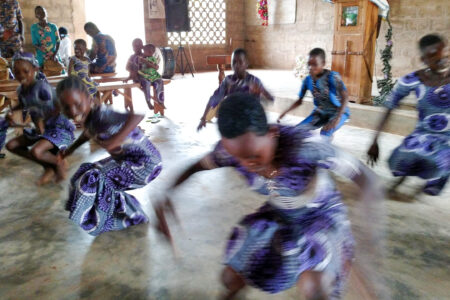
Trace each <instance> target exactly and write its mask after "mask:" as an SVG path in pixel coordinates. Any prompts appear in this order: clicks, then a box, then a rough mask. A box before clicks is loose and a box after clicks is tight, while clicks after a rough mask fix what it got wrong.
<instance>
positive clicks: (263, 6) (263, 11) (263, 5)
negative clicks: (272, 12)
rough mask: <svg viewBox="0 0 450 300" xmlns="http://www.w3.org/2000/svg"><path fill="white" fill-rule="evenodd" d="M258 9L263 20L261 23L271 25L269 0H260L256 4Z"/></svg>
mask: <svg viewBox="0 0 450 300" xmlns="http://www.w3.org/2000/svg"><path fill="white" fill-rule="evenodd" d="M256 11H257V12H258V16H259V18H260V19H261V20H262V23H261V25H262V26H267V25H269V21H268V20H269V12H268V9H267V0H259V1H258V3H257V4H256Z"/></svg>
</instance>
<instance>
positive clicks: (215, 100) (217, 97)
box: [197, 78, 228, 131]
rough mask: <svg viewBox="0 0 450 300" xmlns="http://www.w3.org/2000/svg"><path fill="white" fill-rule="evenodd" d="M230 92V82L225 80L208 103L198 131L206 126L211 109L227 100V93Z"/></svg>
mask: <svg viewBox="0 0 450 300" xmlns="http://www.w3.org/2000/svg"><path fill="white" fill-rule="evenodd" d="M227 90H228V81H227V79H226V78H225V79H224V80H223V81H222V83H221V84H220V86H219V88H218V89H217V90H215V91H214V94H213V95H212V96H211V98H209V100H208V103H207V104H206V107H205V111H204V112H203V115H202V117H201V118H200V124H199V125H198V127H197V131H199V130H200V129H202V128H203V127H205V126H206V115H207V114H208V111H209V110H210V109H211V108H214V107H216V106H217V105H219V103H220V101H222V100H223V98H225V95H226V91H227Z"/></svg>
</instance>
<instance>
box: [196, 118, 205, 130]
mask: <svg viewBox="0 0 450 300" xmlns="http://www.w3.org/2000/svg"><path fill="white" fill-rule="evenodd" d="M203 127H206V119H205V117H202V118H201V119H200V124H198V127H197V131H200V130H202V128H203Z"/></svg>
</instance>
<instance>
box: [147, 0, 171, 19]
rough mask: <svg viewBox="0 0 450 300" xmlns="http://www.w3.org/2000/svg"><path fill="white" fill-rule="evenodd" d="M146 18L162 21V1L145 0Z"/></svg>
mask: <svg viewBox="0 0 450 300" xmlns="http://www.w3.org/2000/svg"><path fill="white" fill-rule="evenodd" d="M147 3H148V18H149V19H164V18H165V17H166V14H165V9H164V1H163V0H147Z"/></svg>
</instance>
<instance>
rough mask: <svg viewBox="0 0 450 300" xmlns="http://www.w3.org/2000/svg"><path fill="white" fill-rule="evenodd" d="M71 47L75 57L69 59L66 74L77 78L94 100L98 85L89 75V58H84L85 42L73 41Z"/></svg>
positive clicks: (80, 40) (81, 40)
mask: <svg viewBox="0 0 450 300" xmlns="http://www.w3.org/2000/svg"><path fill="white" fill-rule="evenodd" d="M73 47H74V50H75V55H74V56H72V57H71V58H70V61H69V70H68V73H69V75H72V76H78V78H80V79H81V81H83V83H84V84H85V85H86V88H87V90H88V92H89V94H90V95H91V97H92V98H94V97H95V95H96V94H97V86H98V83H96V82H95V81H94V80H92V78H91V74H90V73H89V65H90V64H91V60H90V59H89V57H87V56H85V54H86V49H87V44H86V41H85V40H83V39H78V40H75V42H74V43H73Z"/></svg>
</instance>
